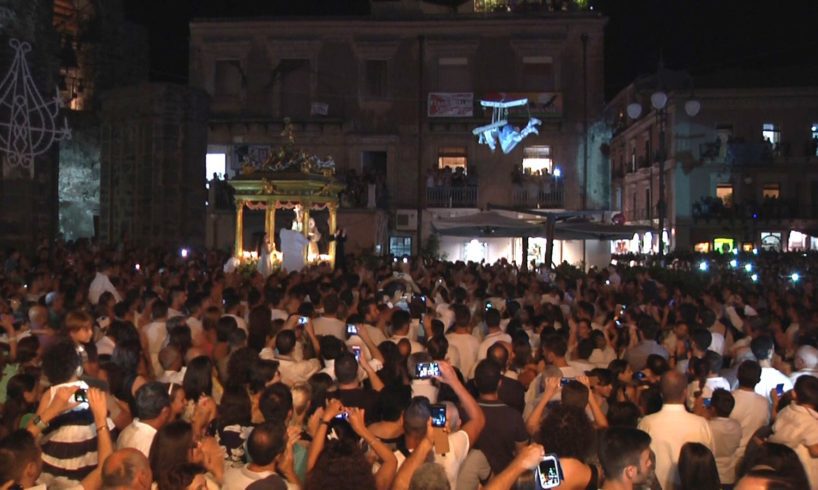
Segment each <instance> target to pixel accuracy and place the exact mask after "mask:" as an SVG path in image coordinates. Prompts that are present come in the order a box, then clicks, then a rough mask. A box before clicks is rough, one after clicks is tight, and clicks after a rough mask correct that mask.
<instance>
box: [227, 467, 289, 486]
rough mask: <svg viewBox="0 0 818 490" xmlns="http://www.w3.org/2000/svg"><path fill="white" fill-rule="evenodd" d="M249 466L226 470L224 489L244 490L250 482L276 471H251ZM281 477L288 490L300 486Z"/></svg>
mask: <svg viewBox="0 0 818 490" xmlns="http://www.w3.org/2000/svg"><path fill="white" fill-rule="evenodd" d="M247 466H248V465H244V466H241V467H238V468H229V469H227V470H225V472H224V483H223V484H222V490H244V489H245V488H247V487H249V486H250V484H252V483H255V482H257V481H259V480H263V479H264V478H267V477H268V476H271V475H273V474H274V473H275V472H274V471H258V472H256V471H250V469H249V468H247ZM281 479H282V480H284V482H285V483H286V484H287V490H293V489H297V488H298V487H297V486H293V484H292V483H290V482H289V481H287V479H286V478H284V477H281Z"/></svg>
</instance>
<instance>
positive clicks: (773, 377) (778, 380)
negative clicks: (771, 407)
mask: <svg viewBox="0 0 818 490" xmlns="http://www.w3.org/2000/svg"><path fill="white" fill-rule="evenodd" d="M780 384H783V385H784V393H786V392H788V391H790V390H791V389H792V381H790V378H788V377H787V376H785V375H784V373H782V372H781V371H779V370H778V369H776V368H773V367H763V368H761V381H759V382H758V384H757V385H756V393H758V394H759V395H761V396H763V397H764V398H766V399H767V402H769V403H771V404H772V402H773V401H772V399H771V398H770V391H772V390H774V389H775V387H776V386H778V385H780Z"/></svg>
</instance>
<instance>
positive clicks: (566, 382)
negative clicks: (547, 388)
mask: <svg viewBox="0 0 818 490" xmlns="http://www.w3.org/2000/svg"><path fill="white" fill-rule="evenodd" d="M572 379H574V378H560V386H565V385H567V384H568V383H570V382H571V380H572Z"/></svg>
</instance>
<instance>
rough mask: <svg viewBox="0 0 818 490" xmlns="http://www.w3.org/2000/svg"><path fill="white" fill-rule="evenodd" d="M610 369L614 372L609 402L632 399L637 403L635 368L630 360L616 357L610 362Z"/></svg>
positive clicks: (631, 400)
mask: <svg viewBox="0 0 818 490" xmlns="http://www.w3.org/2000/svg"><path fill="white" fill-rule="evenodd" d="M608 369H609V370H610V371H611V374H613V383H612V386H613V389H612V390H611V398H610V400H608V402H609V403H612V402H625V401H630V402H634V403H637V398H636V393H637V391H636V387H635V386H634V385H633V369H631V366H630V364H628V361H626V360H624V359H615V360H613V361H611V362H610V364H608ZM637 405H638V403H637Z"/></svg>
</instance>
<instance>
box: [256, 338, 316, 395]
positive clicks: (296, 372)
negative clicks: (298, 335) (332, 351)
mask: <svg viewBox="0 0 818 490" xmlns="http://www.w3.org/2000/svg"><path fill="white" fill-rule="evenodd" d="M258 356H259V357H260V358H261V359H268V360H274V361H278V372H279V373H281V382H282V383H284V384H285V385H287V386H292V385H294V384H296V383H305V382H306V381H307V380H308V379H310V376H312V375H313V374H315V373H317V372H318V371H319V370H320V369H321V363H320V362H318V359H308V360H306V361H295V360H293V359H289V358H287V357H281V356H275V355H273V353H272V350H270V349H269V348H266V347H265V348H264V349H262V350H261V352H259V355H258Z"/></svg>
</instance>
